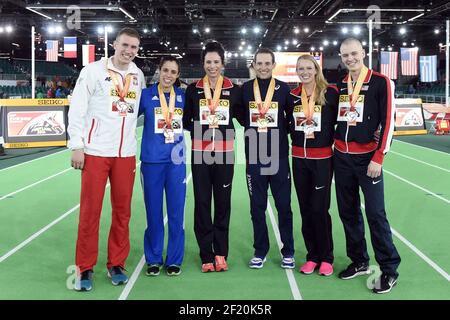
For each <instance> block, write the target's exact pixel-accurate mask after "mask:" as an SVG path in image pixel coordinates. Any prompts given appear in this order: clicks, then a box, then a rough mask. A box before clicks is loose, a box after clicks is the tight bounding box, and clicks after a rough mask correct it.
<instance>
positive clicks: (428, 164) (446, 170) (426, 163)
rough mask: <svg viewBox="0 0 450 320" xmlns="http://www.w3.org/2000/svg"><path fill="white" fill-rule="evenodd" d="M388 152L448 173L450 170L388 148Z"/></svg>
mask: <svg viewBox="0 0 450 320" xmlns="http://www.w3.org/2000/svg"><path fill="white" fill-rule="evenodd" d="M389 153H393V154H396V155H399V156H401V157H404V158H406V159H410V160H414V161H417V162H419V163H422V164H425V165H427V166H430V167H433V168H436V169H440V170H442V171H445V172H448V173H450V170H449V169H445V168H442V167H439V166H436V165H434V164H431V163H428V162H425V161H422V160H419V159H416V158H413V157H410V156H407V155H404V154H402V153H399V152H396V151H392V150H390V151H389Z"/></svg>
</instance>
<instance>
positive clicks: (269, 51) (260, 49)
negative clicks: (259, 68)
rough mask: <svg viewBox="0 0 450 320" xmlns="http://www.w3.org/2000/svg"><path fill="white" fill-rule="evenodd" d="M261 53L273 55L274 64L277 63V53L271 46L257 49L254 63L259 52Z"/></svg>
mask: <svg viewBox="0 0 450 320" xmlns="http://www.w3.org/2000/svg"><path fill="white" fill-rule="evenodd" d="M260 53H268V54H270V55H271V56H272V64H273V63H275V54H274V53H273V51H272V50H270V49H269V48H264V47H262V48H259V49H258V51H256V53H255V56H254V57H253V63H256V57H257V56H258V54H260Z"/></svg>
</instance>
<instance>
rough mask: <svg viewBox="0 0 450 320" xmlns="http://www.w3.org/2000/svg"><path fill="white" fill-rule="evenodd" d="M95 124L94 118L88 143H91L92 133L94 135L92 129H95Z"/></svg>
mask: <svg viewBox="0 0 450 320" xmlns="http://www.w3.org/2000/svg"><path fill="white" fill-rule="evenodd" d="M94 126H95V119H94V118H92V124H91V130H89V136H88V143H91V135H92V130H94Z"/></svg>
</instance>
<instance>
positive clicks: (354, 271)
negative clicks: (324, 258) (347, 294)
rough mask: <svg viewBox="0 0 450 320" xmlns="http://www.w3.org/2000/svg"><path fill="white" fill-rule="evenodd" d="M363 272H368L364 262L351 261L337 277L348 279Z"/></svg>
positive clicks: (363, 273)
mask: <svg viewBox="0 0 450 320" xmlns="http://www.w3.org/2000/svg"><path fill="white" fill-rule="evenodd" d="M365 274H370V270H369V266H368V264H367V263H366V262H361V263H351V264H350V265H349V266H348V267H347V269H345V270H343V271H341V272H340V273H339V278H341V279H343V280H348V279H353V278H354V277H357V276H361V275H365Z"/></svg>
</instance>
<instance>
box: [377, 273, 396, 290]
mask: <svg viewBox="0 0 450 320" xmlns="http://www.w3.org/2000/svg"><path fill="white" fill-rule="evenodd" d="M396 284H397V277H395V276H390V275H388V274H385V273H383V274H382V275H381V277H379V278H378V280H377V281H376V282H375V286H374V287H373V289H372V292H373V293H388V292H389V291H391V290H392V288H393V287H395V285H396Z"/></svg>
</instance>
